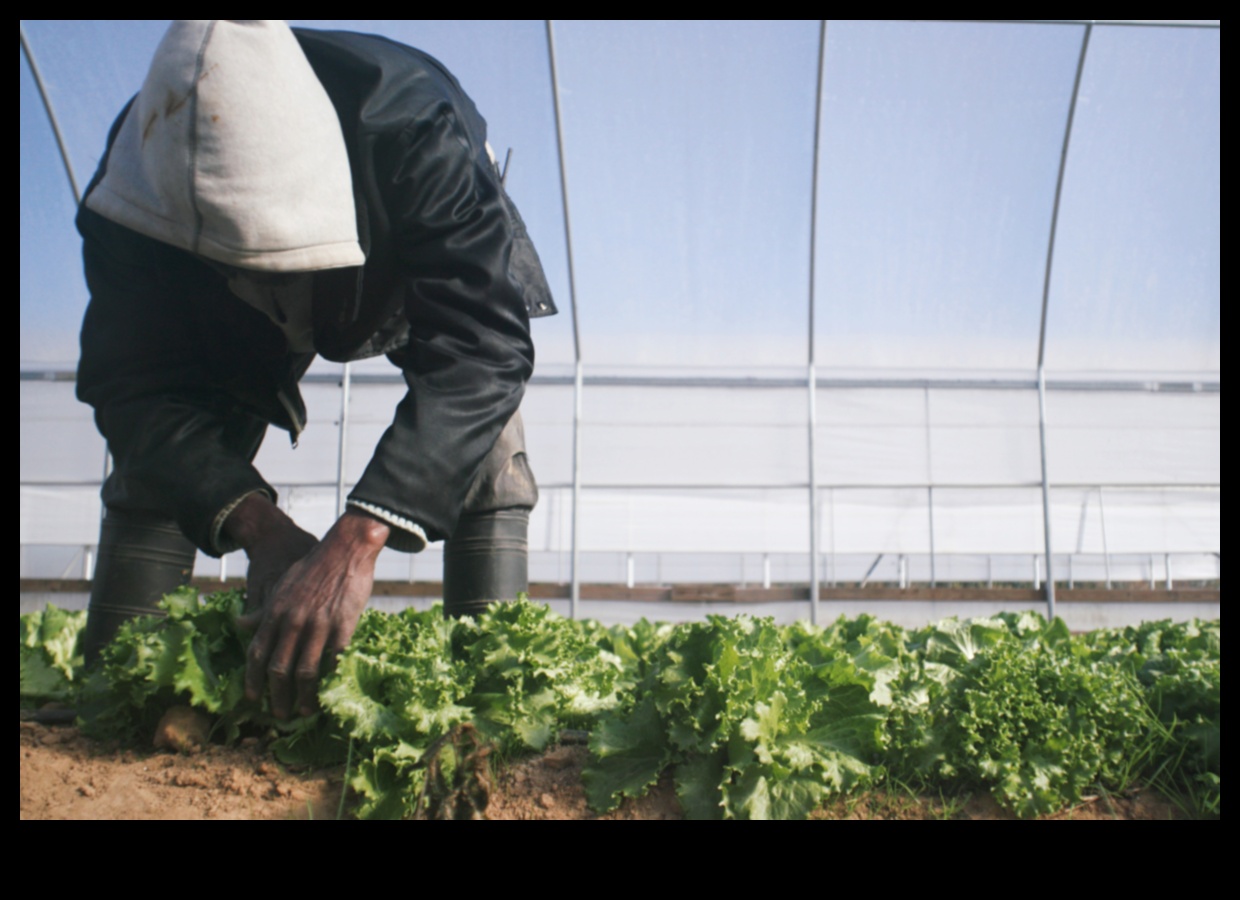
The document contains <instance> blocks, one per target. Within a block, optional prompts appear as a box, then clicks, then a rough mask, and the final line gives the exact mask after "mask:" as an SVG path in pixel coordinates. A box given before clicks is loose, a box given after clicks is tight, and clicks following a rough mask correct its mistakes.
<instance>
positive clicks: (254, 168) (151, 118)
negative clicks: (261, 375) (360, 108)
mask: <svg viewBox="0 0 1240 900" xmlns="http://www.w3.org/2000/svg"><path fill="white" fill-rule="evenodd" d="M86 205H87V206H88V207H89V208H90V209H92V210H94V211H95V212H97V213H99V214H100V215H101V216H104V217H105V218H107V219H110V220H112V221H114V222H117V223H118V224H120V225H124V226H125V227H127V228H130V229H132V230H134V231H137V232H139V233H140V234H143V235H146V236H147V237H150V238H154V239H155V240H158V241H162V242H164V243H166V244H171V245H173V246H175V247H179V248H181V249H183V250H188V251H189V252H191V253H195V254H199V255H201V256H205V257H207V258H209V259H213V260H215V261H217V262H221V263H224V264H226V265H231V266H237V267H240V268H244V269H253V270H259V271H266V272H307V271H315V270H319V269H332V268H339V267H342V266H360V265H362V263H363V262H365V255H364V254H363V252H362V249H361V247H360V245H359V244H358V238H357V218H356V210H355V207H354V202H353V185H352V175H351V173H350V169H349V159H348V153H347V152H346V150H345V145H344V137H343V135H342V134H341V131H340V123H339V120H338V119H337V117H336V110H335V107H333V106H332V102H331V100H330V99H329V98H328V96H327V92H326V91H325V90H324V89H323V86H322V84H320V83H319V80H318V78H317V77H316V76H315V74H314V70H313V69H311V67H310V63H309V61H308V60H307V59H306V57H305V54H304V53H302V50H301V47H300V45H299V44H298V43H297V38H296V37H295V36H294V35H293V32H292V31H291V30H290V29H289V27H288V25H287V24H286V23H284V22H282V21H272V20H243V21H229V20H183V21H176V22H174V23H173V24H172V25H171V27H169V29H168V32H167V33H166V34H165V35H164V38H163V40H162V41H161V42H160V44H159V47H158V49H157V50H156V51H155V57H154V59H153V61H152V62H151V68H150V71H149V73H148V74H147V78H146V81H145V82H144V83H143V85H142V90H141V91H140V92H139V94H138V97H137V99H136V100H135V101H134V104H133V106H132V107H131V108H130V110H129V114H128V115H127V116H126V117H125V122H124V123H123V124H122V126H121V129H120V132H119V133H118V135H117V137H116V141H115V142H114V144H113V146H112V149H111V151H110V153H109V156H108V162H107V170H106V172H105V174H104V176H103V178H102V180H101V181H100V182H99V183H98V184H97V185H96V186H95V188H94V190H93V191H92V192H91V193H90V195H89V196H88V197H87V199H86Z"/></svg>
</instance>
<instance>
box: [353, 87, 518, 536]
mask: <svg viewBox="0 0 1240 900" xmlns="http://www.w3.org/2000/svg"><path fill="white" fill-rule="evenodd" d="M483 141H484V139H483V138H482V136H481V135H479V134H478V133H477V131H476V130H475V129H473V128H471V127H469V126H468V125H467V124H466V123H462V122H461V121H460V120H459V118H458V114H457V111H456V109H455V108H454V107H453V105H452V104H451V103H448V102H440V103H437V104H434V105H433V106H432V107H430V108H428V109H424V110H422V111H421V112H419V113H418V114H416V115H414V116H413V117H412V119H411V121H410V122H409V124H408V125H407V126H406V127H405V128H403V129H402V130H401V131H400V132H399V133H398V134H396V135H395V136H394V137H393V139H391V140H388V141H384V142H380V143H379V144H378V145H376V147H375V154H376V157H375V172H376V176H377V177H378V178H380V179H382V183H381V184H380V185H379V186H378V187H379V189H380V191H381V193H382V195H383V207H384V214H385V215H386V216H387V218H388V222H387V223H386V225H387V229H388V231H389V234H390V239H391V240H392V241H393V242H394V245H395V247H394V249H395V254H396V257H397V259H398V262H399V271H400V277H401V278H402V279H403V282H404V284H403V292H404V306H405V315H406V316H407V318H408V323H409V341H408V344H407V345H406V346H405V347H403V348H402V349H400V350H399V351H397V352H395V353H393V354H390V358H391V359H392V361H393V362H395V363H396V364H397V365H399V366H400V367H401V368H402V370H403V372H404V377H405V381H406V383H407V385H408V392H407V394H406V395H405V398H404V399H403V400H402V401H401V403H400V404H399V405H398V407H397V409H396V414H395V418H394V421H393V423H392V425H391V427H390V428H388V430H387V431H386V433H385V434H384V435H383V437H382V439H381V440H380V441H379V443H378V446H377V447H376V448H375V451H374V455H373V457H372V459H371V461H370V463H369V465H368V466H367V467H366V470H365V472H364V473H363V475H362V477H361V480H360V481H359V482H358V483H357V485H356V487H355V488H354V490H353V492H352V493H351V494H350V500H351V501H355V502H358V503H363V504H367V506H370V507H378V508H381V509H383V510H386V511H389V512H390V513H394V514H395V515H396V516H397V517H399V518H401V519H404V520H408V521H410V522H413V523H416V524H417V525H418V526H420V527H421V528H423V529H424V530H425V533H426V536H427V537H428V538H429V539H430V540H439V539H443V538H447V537H450V536H451V534H452V532H453V530H454V529H455V526H456V521H457V518H458V517H459V515H460V510H461V507H462V505H463V503H464V499H465V494H466V492H467V491H468V489H469V486H470V483H471V482H472V480H473V478H474V475H475V474H476V472H477V471H478V469H479V467H480V466H481V464H482V461H483V459H484V458H485V457H486V455H487V453H488V452H489V451H490V449H491V446H492V445H493V444H494V443H495V441H496V439H497V438H498V436H499V434H500V431H501V430H502V429H503V427H504V425H505V424H506V423H507V421H508V419H509V418H511V416H512V415H513V413H515V412H516V410H517V407H518V406H519V405H520V402H521V397H522V394H523V392H524V389H525V384H526V382H527V381H528V379H529V377H530V375H531V373H532V371H533V366H534V347H533V343H532V341H531V339H530V330H529V317H528V314H527V309H526V291H525V289H524V286H523V285H522V283H521V281H520V280H519V275H518V274H515V273H514V271H513V266H512V254H513V247H514V237H515V236H516V235H517V234H518V233H519V223H518V222H517V221H515V215H514V213H513V212H512V211H510V207H509V206H508V204H507V202H506V199H505V198H504V196H503V194H502V188H501V186H500V184H499V180H498V177H497V175H496V172H495V168H494V166H493V165H492V163H491V161H490V159H489V157H488V155H487V152H486V149H485V146H484V143H483ZM518 272H519V268H518ZM409 537H410V536H409V535H408V532H403V533H400V531H399V529H393V539H391V540H389V544H390V545H391V546H394V547H396V548H397V549H419V545H420V541H417V540H416V539H415V540H413V541H410V540H409Z"/></svg>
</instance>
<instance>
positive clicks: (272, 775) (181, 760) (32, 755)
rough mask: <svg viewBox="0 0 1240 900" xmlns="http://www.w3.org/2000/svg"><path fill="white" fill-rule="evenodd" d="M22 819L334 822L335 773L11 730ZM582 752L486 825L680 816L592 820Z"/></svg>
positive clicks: (855, 811) (559, 759)
mask: <svg viewBox="0 0 1240 900" xmlns="http://www.w3.org/2000/svg"><path fill="white" fill-rule="evenodd" d="M18 738H19V740H18V746H19V755H20V760H19V762H20V787H19V800H20V808H19V812H18V817H19V818H21V819H317V820H326V819H334V818H336V816H337V812H338V810H339V806H340V791H341V782H342V779H343V774H344V773H343V769H342V768H336V769H329V770H324V771H318V772H308V773H297V772H290V771H289V770H288V769H286V768H285V767H283V766H281V765H280V764H279V763H277V762H275V761H274V760H273V759H272V757H271V756H270V755H269V754H268V753H266V752H265V751H264V749H263V747H262V746H261V744H260V743H259V742H258V741H257V740H255V739H248V740H246V741H242V745H241V746H239V747H235V748H234V747H220V746H216V745H208V746H206V747H205V748H204V749H201V750H198V751H196V752H187V753H179V752H175V751H171V750H151V751H150V752H145V751H143V752H139V751H135V750H132V749H126V748H121V747H117V746H115V745H106V744H101V743H98V742H96V741H92V740H90V739H87V738H86V737H84V736H82V735H81V734H79V733H78V731H77V729H76V728H74V727H72V726H47V725H42V724H38V723H35V722H30V721H22V722H20V725H19V734H18ZM586 757H587V751H586V749H585V747H582V746H577V745H566V746H559V747H553V748H552V749H551V750H549V751H548V752H547V753H544V754H542V755H541V756H538V757H535V758H532V759H527V760H523V761H520V762H517V763H515V764H512V765H508V766H505V767H503V768H502V771H500V772H499V774H497V775H496V776H495V778H494V780H493V782H492V784H491V785H490V799H489V803H488V805H487V807H486V817H487V818H491V819H595V818H604V819H679V818H680V817H681V813H680V807H679V804H678V803H677V801H676V797H675V792H674V788H673V786H672V783H671V780H670V779H667V778H665V779H664V780H663V781H662V782H661V783H660V784H659V786H658V787H657V788H656V789H655V790H653V791H651V792H650V794H648V795H647V796H646V797H644V798H642V799H641V800H639V801H636V802H626V803H625V804H624V805H623V806H622V807H621V808H620V809H618V810H616V811H615V812H613V813H610V814H608V815H606V816H596V815H595V814H594V813H593V812H591V810H590V809H589V807H588V806H587V804H586V798H585V792H584V791H583V790H582V787H581V768H582V766H583V765H584V763H585V761H586ZM1175 817H1177V810H1176V808H1175V807H1174V806H1172V805H1171V804H1170V803H1168V802H1167V801H1166V800H1164V799H1163V798H1161V797H1159V796H1158V795H1156V794H1153V793H1152V792H1144V793H1138V794H1135V795H1134V796H1131V797H1114V796H1108V797H1098V798H1094V799H1091V800H1090V801H1088V802H1086V803H1083V804H1082V805H1081V806H1079V807H1077V808H1075V809H1072V810H1067V811H1065V812H1063V813H1060V814H1058V815H1056V816H1053V817H1051V818H1057V819H1060V818H1069V819H1167V818H1175ZM814 818H828V819H893V818H895V819H927V818H965V819H1007V818H1012V816H1011V815H1010V814H1008V813H1007V812H1005V811H1004V810H1002V809H1000V808H999V807H998V806H996V805H995V803H994V802H993V801H992V800H991V799H990V798H989V797H988V796H985V795H981V794H979V795H975V796H973V797H970V798H964V799H955V800H943V799H941V798H926V797H915V796H905V795H899V794H867V795H863V796H861V797H857V798H850V799H848V800H840V801H837V802H836V803H833V804H831V805H829V806H827V807H825V808H823V809H822V810H820V811H819V812H818V813H816V814H815V816H814Z"/></svg>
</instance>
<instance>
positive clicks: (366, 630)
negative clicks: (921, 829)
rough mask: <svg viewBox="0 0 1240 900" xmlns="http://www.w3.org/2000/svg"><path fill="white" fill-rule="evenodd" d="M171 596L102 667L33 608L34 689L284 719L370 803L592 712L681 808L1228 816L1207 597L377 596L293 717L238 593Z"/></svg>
mask: <svg viewBox="0 0 1240 900" xmlns="http://www.w3.org/2000/svg"><path fill="white" fill-rule="evenodd" d="M162 605H163V608H164V610H165V612H166V617H163V618H155V617H145V618H140V619H135V620H133V621H131V622H129V623H127V624H126V625H124V626H123V627H122V628H121V629H120V631H119V633H118V634H117V636H116V638H115V640H114V641H113V642H112V643H111V644H110V645H109V646H108V647H106V648H105V649H104V652H103V656H102V662H101V665H100V666H98V667H97V668H96V669H95V670H94V671H92V672H90V673H84V672H83V670H82V657H81V653H80V649H79V644H80V635H81V632H82V629H83V626H84V623H85V615H84V614H83V613H66V612H63V611H60V610H57V609H55V608H53V607H49V608H48V609H47V610H45V611H44V612H42V613H33V614H29V615H24V616H22V617H21V631H20V639H21V640H20V654H21V655H20V658H21V666H20V668H21V672H20V675H21V700H22V704H23V706H25V705H27V704H34V703H40V702H46V701H48V700H55V701H58V702H62V703H72V704H75V705H76V706H77V708H78V709H79V711H80V713H81V715H82V717H83V719H84V724H85V726H86V728H87V729H88V730H89V731H91V732H92V733H95V734H100V735H111V736H121V737H128V738H135V737H141V738H143V739H149V735H150V733H151V730H152V729H153V728H154V726H155V723H156V721H157V720H158V719H159V718H160V716H162V715H163V713H164V712H165V711H166V710H167V709H168V707H170V706H172V705H175V704H190V705H193V706H195V707H198V708H200V709H203V710H205V711H207V712H209V713H211V714H212V715H213V716H214V717H215V722H216V724H215V735H216V737H217V738H218V739H221V740H226V741H231V740H235V739H236V738H237V737H238V736H240V735H241V734H243V733H261V734H266V735H272V734H273V731H274V734H275V736H276V738H277V739H276V741H275V743H274V749H275V750H276V752H277V754H278V755H279V756H280V757H281V759H283V760H284V761H285V762H298V763H304V764H308V765H309V764H323V763H326V762H340V761H343V760H344V758H345V755H346V751H348V753H349V758H350V765H349V769H348V771H349V783H350V785H351V787H352V788H353V790H354V792H355V795H356V798H357V800H358V804H357V806H356V808H355V810H354V812H355V813H356V814H358V815H360V816H363V817H369V818H411V817H418V816H425V815H428V814H432V813H434V812H435V811H439V812H444V811H450V812H451V813H452V815H453V816H456V817H465V816H466V815H476V814H478V810H479V809H480V807H479V802H480V801H479V797H478V796H477V790H478V785H479V784H481V783H482V782H483V781H485V777H484V770H485V767H486V765H487V762H486V760H487V759H488V754H489V753H491V752H492V751H493V750H498V751H499V752H500V754H501V755H504V756H511V755H515V754H520V753H525V752H530V751H536V750H540V749H542V748H544V747H546V746H547V745H548V744H549V743H551V742H553V741H554V740H555V739H556V737H557V736H558V735H559V733H560V731H561V730H562V729H565V728H572V729H581V730H586V731H588V732H589V733H590V742H589V743H590V750H591V754H592V758H591V761H590V762H589V763H588V765H587V767H586V769H585V771H584V774H583V778H584V781H585V787H586V793H587V797H588V799H589V801H590V803H591V805H592V806H593V807H594V808H595V809H596V810H598V811H600V812H601V811H604V810H608V809H612V808H614V807H615V806H616V805H617V804H619V803H620V802H621V801H622V800H623V799H624V798H626V797H639V796H641V795H642V794H643V793H644V792H646V791H647V790H648V789H649V788H650V787H651V786H652V785H654V784H655V783H657V782H658V780H659V779H660V777H662V776H663V775H665V774H667V773H669V772H670V774H671V776H672V778H673V779H674V783H675V786H676V792H677V796H678V797H679V799H680V802H681V805H682V808H683V809H684V812H685V814H686V815H687V816H688V817H690V818H706V819H711V818H738V819H739V818H749V819H757V818H780V819H783V818H804V817H805V816H806V815H808V814H809V813H810V812H811V811H812V810H813V809H814V808H816V807H817V806H819V805H821V804H822V803H823V802H824V801H825V800H827V799H829V798H831V797H833V796H837V795H841V794H847V793H849V792H851V791H856V790H858V789H862V788H865V787H867V786H872V785H877V784H880V783H887V784H895V785H900V786H918V787H920V788H922V789H930V790H936V791H939V792H940V793H941V794H943V795H948V794H951V793H953V792H959V791H961V790H974V789H977V788H978V787H985V788H986V789H988V790H990V791H991V792H992V793H993V795H994V796H995V798H996V799H997V800H998V801H999V802H1000V803H1002V804H1003V805H1005V806H1007V807H1008V808H1010V809H1012V810H1014V811H1015V812H1017V813H1018V814H1020V815H1024V816H1032V815H1038V814H1044V813H1049V812H1054V811H1056V810H1059V809H1061V808H1063V807H1064V806H1066V805H1068V804H1071V803H1074V802H1078V801H1079V800H1080V798H1081V797H1082V795H1083V794H1084V793H1085V792H1087V791H1094V790H1103V791H1122V790H1125V789H1126V788H1127V787H1128V786H1130V785H1132V784H1133V783H1135V782H1137V781H1142V782H1144V783H1150V784H1154V785H1156V786H1158V787H1159V788H1160V789H1162V790H1163V791H1164V792H1166V793H1167V794H1168V795H1170V796H1172V797H1173V798H1174V799H1175V800H1176V801H1177V802H1178V803H1180V804H1181V806H1183V808H1184V809H1186V810H1187V811H1189V812H1190V813H1192V814H1194V815H1199V816H1213V817H1218V816H1221V809H1222V790H1221V785H1222V781H1221V761H1220V736H1221V647H1222V640H1221V624H1220V623H1219V622H1217V621H1216V622H1197V621H1193V622H1187V623H1180V624H1173V623H1171V622H1152V623H1145V624H1142V625H1141V626H1139V627H1136V628H1125V629H1113V630H1107V631H1096V632H1092V633H1089V634H1085V635H1072V634H1069V632H1068V630H1067V628H1066V627H1065V626H1064V624H1063V622H1062V621H1059V620H1055V621H1052V622H1046V621H1045V620H1044V619H1042V618H1041V617H1040V616H1037V615H1035V614H1032V613H1022V614H1004V615H1000V616H995V617H993V618H979V619H965V620H954V619H949V620H945V621H942V622H938V623H935V624H934V625H931V626H928V627H925V628H921V629H917V630H914V631H906V630H905V629H902V628H900V627H898V626H895V625H891V624H889V623H886V622H881V621H878V620H876V619H874V618H873V617H871V616H864V615H863V616H859V617H857V618H853V619H846V618H841V619H839V620H838V621H837V622H835V623H833V624H832V625H830V626H829V627H826V628H815V627H811V626H809V625H805V624H803V623H802V624H797V625H792V626H788V627H778V626H776V625H775V624H774V623H773V622H772V621H771V620H769V619H755V618H751V617H748V616H738V617H735V618H728V617H723V616H711V617H709V618H708V620H707V621H706V622H700V623H691V624H683V625H675V626H672V625H659V624H651V623H649V622H646V621H645V620H643V621H641V622H638V623H637V624H636V625H633V626H631V627H628V626H613V627H611V628H604V627H602V626H601V625H599V624H597V623H595V622H577V621H571V620H567V619H564V618H562V617H560V616H557V615H555V614H554V613H552V612H551V611H550V610H549V608H547V607H545V606H543V605H540V604H534V603H530V602H529V601H528V600H527V599H525V598H520V599H518V600H517V601H515V602H512V603H504V604H494V605H493V606H492V607H491V609H490V610H489V611H488V612H487V613H485V614H484V615H482V616H480V617H479V618H478V619H477V621H474V620H472V619H461V620H459V621H456V620H445V619H444V617H443V614H442V610H441V608H440V607H438V606H436V607H434V608H432V609H431V610H429V611H427V612H416V611H413V610H407V611H405V612H402V613H398V614H394V615H385V614H381V613H377V612H373V611H370V612H366V613H365V614H364V615H363V617H362V619H361V621H360V622H359V625H358V628H357V631H356V633H355V635H354V639H353V641H352V643H351V645H350V646H349V648H348V649H347V650H346V651H345V652H344V653H343V654H341V656H340V658H339V659H338V660H337V664H336V666H335V668H334V670H333V671H332V672H330V673H327V674H326V675H325V677H324V679H323V682H322V685H321V689H320V693H319V699H320V703H321V706H322V712H320V713H318V714H316V715H314V716H308V717H305V718H302V719H297V720H294V721H292V722H278V721H276V720H275V719H274V718H273V717H272V716H271V715H270V713H269V711H268V709H267V706H266V701H265V700H264V701H263V702H262V703H250V702H247V701H246V700H245V698H244V692H243V682H244V667H245V646H246V644H245V640H246V636H245V635H242V634H240V633H239V632H238V630H237V624H236V623H237V617H238V616H239V615H240V613H241V611H242V609H243V608H244V598H243V596H242V595H241V594H240V593H239V592H224V593H220V594H214V595H211V596H208V597H205V598H200V597H199V596H198V595H197V593H196V592H194V591H192V590H190V589H183V590H181V591H177V592H176V593H173V594H170V595H168V596H167V597H166V598H165V599H164V601H163V604H162ZM349 748H352V749H351V750H349ZM444 814H447V813H446V812H444Z"/></svg>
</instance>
